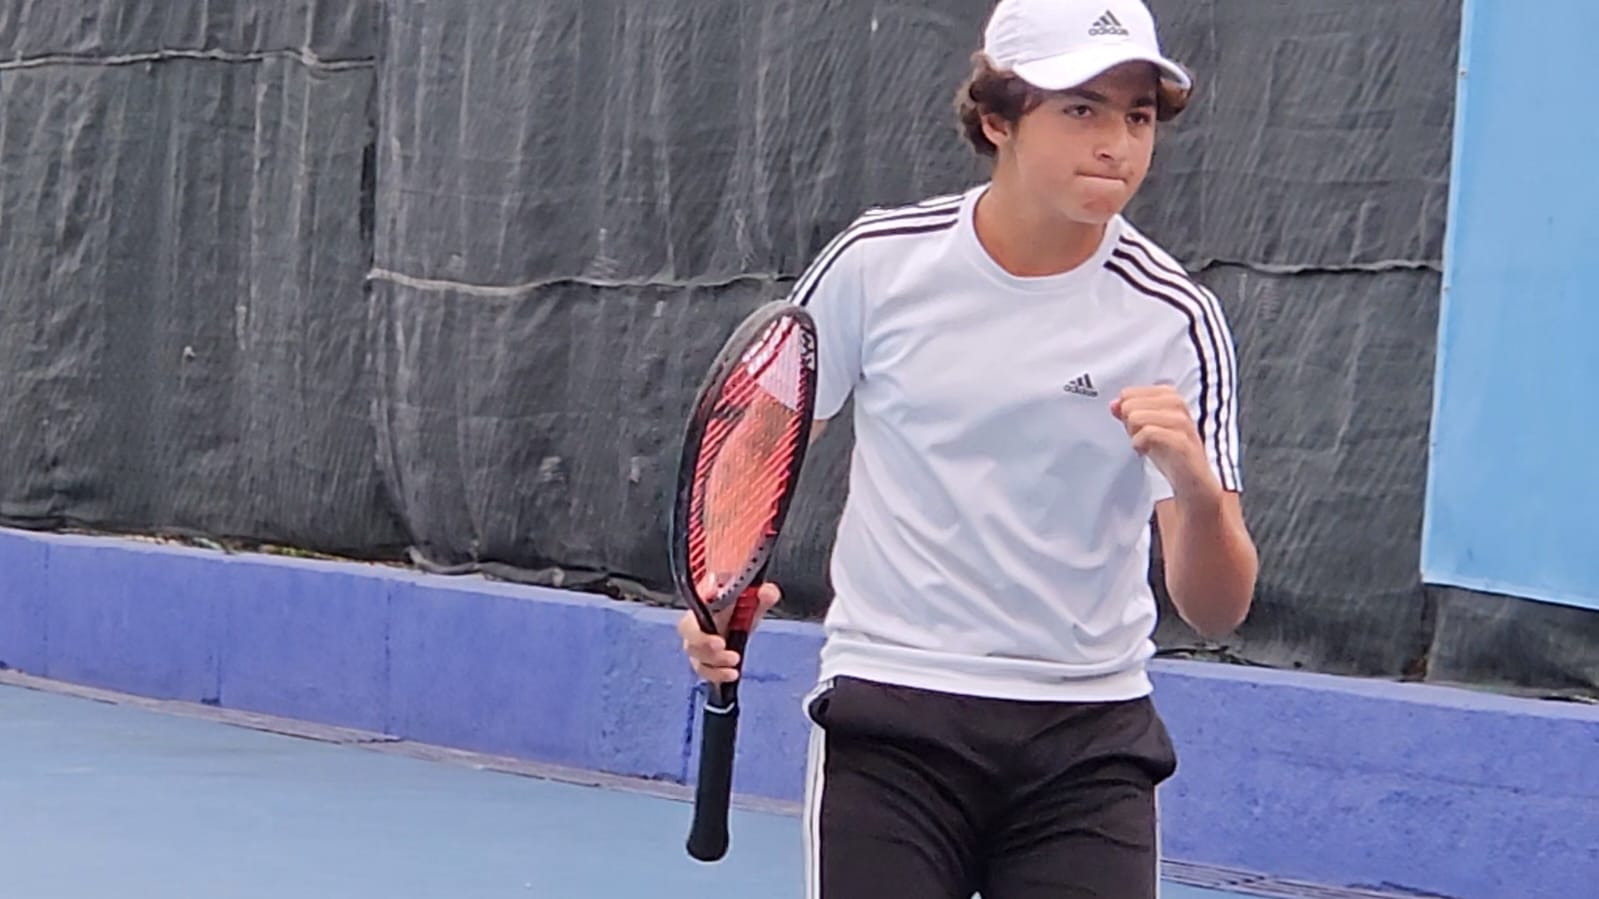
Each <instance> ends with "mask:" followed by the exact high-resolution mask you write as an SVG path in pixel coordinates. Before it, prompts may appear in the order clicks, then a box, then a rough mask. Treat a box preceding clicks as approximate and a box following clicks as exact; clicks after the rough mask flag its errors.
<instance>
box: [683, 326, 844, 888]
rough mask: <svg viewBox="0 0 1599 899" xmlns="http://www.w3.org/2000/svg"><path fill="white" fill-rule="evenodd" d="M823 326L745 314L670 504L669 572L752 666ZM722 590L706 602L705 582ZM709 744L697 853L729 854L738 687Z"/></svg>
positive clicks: (704, 395)
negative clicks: (752, 645)
mask: <svg viewBox="0 0 1599 899" xmlns="http://www.w3.org/2000/svg"><path fill="white" fill-rule="evenodd" d="M815 393H816V329H815V325H814V323H813V322H812V320H811V317H810V315H809V314H808V313H807V312H806V311H805V310H804V309H802V308H801V307H799V306H797V305H794V304H791V303H788V302H782V301H779V302H773V303H768V304H767V305H765V306H762V307H761V308H759V309H757V310H756V311H755V312H754V313H753V314H752V315H750V316H749V317H748V318H746V319H745V320H744V321H743V323H742V324H740V325H739V327H738V329H737V330H736V331H734V332H733V335H732V336H731V337H729V338H728V340H727V342H726V344H724V345H723V347H722V350H721V352H720V353H719V354H718V355H717V357H716V360H715V362H714V363H713V364H712V366H711V369H710V372H709V374H708V375H707V376H706V379H705V382H704V383H703V384H702V385H701V386H700V391H699V395H698V398H697V399H696V400H695V403H694V410H693V412H692V414H691V415H690V417H689V422H688V428H687V431H686V433H685V434H684V438H683V456H682V459H681V461H680V463H679V468H678V477H677V494H676V497H675V500H674V503H673V509H672V527H671V558H672V576H673V580H674V582H675V585H676V588H677V591H678V592H679V593H680V594H681V595H682V598H683V601H684V603H685V604H686V605H687V606H688V608H689V609H690V611H692V612H693V614H694V617H695V618H696V619H697V620H698V621H699V625H700V628H701V629H702V630H703V631H705V633H707V634H717V633H719V629H718V628H717V623H716V618H715V617H714V616H715V615H716V613H720V612H723V611H725V610H726V609H727V608H728V606H729V605H731V606H732V607H733V611H732V615H731V617H730V618H729V619H728V623H727V632H726V633H725V634H723V635H722V636H723V637H724V639H725V640H726V641H727V648H728V649H731V650H733V651H734V652H736V653H738V654H739V657H740V663H739V664H740V668H741V669H742V666H743V656H744V647H745V643H746V641H747V640H748V639H749V631H750V627H751V625H752V624H753V622H754V617H755V612H756V608H757V606H758V604H759V603H758V601H757V598H756V593H757V591H758V589H759V587H760V580H761V578H762V576H763V575H764V573H765V570H766V564H767V561H768V560H769V559H770V557H771V553H772V547H773V545H774V544H775V543H776V542H777V538H778V534H779V532H781V530H782V528H783V520H784V518H785V517H786V516H787V514H788V506H789V500H790V498H791V497H792V496H793V493H794V487H795V484H796V482H797V481H798V480H799V473H800V466H801V464H802V463H803V462H804V458H805V451H806V449H807V448H808V446H809V443H810V431H811V415H812V413H813V411H814V406H815ZM706 584H714V591H713V592H711V595H709V596H702V595H701V592H700V587H701V585H706ZM708 686H709V688H710V689H709V692H708V694H707V698H706V701H705V710H704V715H703V719H704V720H703V725H702V736H701V743H700V772H699V782H698V784H697V785H696V792H695V797H694V823H693V826H692V828H691V830H690V832H689V837H688V852H689V855H691V856H693V857H694V858H696V859H698V860H700V861H706V862H710V861H716V860H718V859H720V858H721V857H722V856H723V855H724V854H725V853H726V852H727V841H728V836H727V811H728V800H729V798H730V796H731V793H732V785H733V744H734V737H735V735H736V734H737V730H738V713H739V708H738V681H734V682H732V683H729V684H721V685H717V684H710V685H708Z"/></svg>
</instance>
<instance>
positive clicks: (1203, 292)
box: [1122, 234, 1238, 481]
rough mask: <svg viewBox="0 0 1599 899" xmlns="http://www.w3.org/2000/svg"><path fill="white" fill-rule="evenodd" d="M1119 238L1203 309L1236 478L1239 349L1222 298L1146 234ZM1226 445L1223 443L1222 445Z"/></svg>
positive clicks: (1221, 426)
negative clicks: (1217, 369)
mask: <svg viewBox="0 0 1599 899" xmlns="http://www.w3.org/2000/svg"><path fill="white" fill-rule="evenodd" d="M1122 242H1123V243H1124V244H1125V245H1127V246H1131V247H1133V248H1134V249H1136V250H1138V252H1139V253H1140V254H1141V255H1142V256H1143V257H1144V258H1145V259H1147V260H1148V261H1149V264H1150V265H1151V266H1153V267H1154V268H1155V269H1156V270H1158V271H1160V272H1163V273H1165V274H1167V275H1170V276H1171V278H1172V280H1173V281H1175V282H1176V283H1175V284H1174V285H1173V286H1176V287H1179V289H1182V290H1184V291H1185V292H1186V293H1187V294H1188V295H1189V296H1191V297H1193V298H1194V299H1195V300H1196V301H1197V302H1198V303H1199V304H1200V308H1201V309H1203V310H1204V311H1205V324H1206V327H1207V329H1208V330H1209V331H1210V334H1211V338H1212V341H1213V342H1214V343H1215V345H1217V346H1218V347H1219V351H1218V353H1217V355H1216V361H1217V364H1218V366H1220V381H1221V387H1222V391H1223V392H1222V395H1221V396H1220V398H1219V399H1220V402H1219V404H1218V407H1217V410H1218V414H1219V415H1222V416H1225V420H1224V421H1221V422H1219V423H1218V426H1219V429H1220V431H1221V433H1222V434H1223V435H1224V436H1225V437H1226V439H1227V441H1228V444H1229V445H1230V446H1231V449H1232V452H1231V453H1229V454H1228V458H1230V459H1232V460H1233V478H1234V480H1235V481H1236V480H1238V473H1237V465H1238V461H1237V459H1238V414H1237V401H1238V352H1237V349H1236V347H1234V346H1233V342H1232V340H1231V339H1230V338H1229V336H1228V333H1227V326H1226V314H1225V313H1224V312H1223V310H1222V306H1221V300H1220V299H1218V298H1217V297H1216V295H1215V294H1214V293H1212V292H1211V291H1210V290H1209V288H1207V287H1205V286H1204V285H1203V284H1200V283H1199V282H1197V281H1195V280H1194V279H1193V278H1192V277H1191V276H1190V275H1189V274H1188V273H1187V272H1185V271H1183V270H1182V269H1181V268H1179V267H1177V265H1176V264H1175V263H1174V262H1172V261H1170V260H1169V259H1162V258H1161V257H1160V256H1159V255H1157V254H1156V251H1155V250H1154V249H1153V248H1152V247H1151V246H1150V244H1149V243H1148V242H1147V239H1146V238H1142V237H1141V236H1139V235H1136V234H1123V235H1122ZM1224 448H1225V447H1224Z"/></svg>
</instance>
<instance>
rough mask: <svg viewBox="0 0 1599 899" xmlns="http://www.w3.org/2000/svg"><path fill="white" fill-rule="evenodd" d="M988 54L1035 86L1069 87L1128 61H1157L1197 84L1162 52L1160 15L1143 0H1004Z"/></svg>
mask: <svg viewBox="0 0 1599 899" xmlns="http://www.w3.org/2000/svg"><path fill="white" fill-rule="evenodd" d="M983 52H984V54H985V55H987V56H988V59H989V61H990V62H992V63H993V64H994V65H995V66H998V67H999V68H1001V69H1008V70H1010V71H1012V72H1014V73H1016V75H1018V76H1019V77H1021V78H1022V80H1024V81H1026V82H1028V83H1030V84H1032V85H1033V86H1034V87H1038V88H1041V89H1043V90H1047V91H1059V90H1066V89H1067V88H1072V87H1076V86H1078V85H1080V84H1082V83H1084V82H1086V81H1090V80H1092V79H1093V78H1094V77H1095V76H1097V75H1099V74H1100V73H1101V72H1104V71H1105V70H1107V69H1110V68H1114V67H1115V66H1118V65H1121V64H1122V63H1124V62H1134V61H1138V60H1142V61H1144V62H1150V63H1154V64H1155V65H1156V66H1157V67H1159V69H1160V71H1161V75H1162V77H1163V78H1165V79H1166V80H1168V81H1171V82H1173V83H1174V84H1176V85H1177V86H1178V87H1180V88H1183V89H1185V90H1189V89H1192V88H1193V82H1192V80H1191V79H1190V78H1189V77H1188V73H1187V72H1186V71H1184V70H1183V67H1182V66H1179V65H1178V64H1177V63H1175V62H1172V61H1171V60H1169V59H1167V58H1166V57H1165V55H1163V54H1162V53H1161V51H1160V38H1159V37H1158V36H1157V35H1156V34H1155V17H1154V16H1153V15H1152V14H1151V13H1150V11H1149V8H1148V7H1146V6H1145V5H1144V3H1143V0H999V5H998V6H996V7H995V8H994V12H993V14H992V15H991V16H990V17H989V20H988V28H987V29H986V30H985V31H984V33H983Z"/></svg>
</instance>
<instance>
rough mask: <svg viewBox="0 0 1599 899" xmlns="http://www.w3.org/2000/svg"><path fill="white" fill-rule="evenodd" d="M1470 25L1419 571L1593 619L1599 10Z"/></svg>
mask: <svg viewBox="0 0 1599 899" xmlns="http://www.w3.org/2000/svg"><path fill="white" fill-rule="evenodd" d="M1464 22H1465V25H1464V33H1463V34H1462V40H1461V65H1462V68H1463V70H1464V75H1463V76H1462V78H1461V89H1460V96H1459V102H1458V105H1457V109H1456V146H1455V160H1454V168H1455V172H1454V179H1453V185H1452V191H1453V197H1452V202H1451V220H1450V235H1449V242H1448V248H1447V251H1446V259H1445V266H1446V268H1445V277H1444V284H1445V286H1444V297H1443V309H1442V315H1441V322H1440V335H1439V352H1438V372H1437V401H1436V408H1435V412H1434V423H1433V446H1432V461H1431V473H1430V478H1429V484H1428V490H1427V514H1426V530H1425V534H1424V538H1423V548H1422V571H1423V574H1424V577H1425V578H1426V579H1427V580H1428V581H1429V582H1432V583H1441V584H1450V585H1454V586H1459V587H1468V588H1472V589H1477V590H1485V591H1490V592H1498V593H1507V594H1512V595H1516V596H1524V597H1530V598H1535V599H1542V600H1547V601H1551V602H1560V603H1568V604H1572V605H1578V606H1583V607H1586V608H1594V609H1599V543H1596V541H1595V539H1594V536H1593V526H1592V519H1591V517H1592V515H1593V510H1594V509H1599V392H1596V391H1599V170H1596V166H1599V150H1596V149H1595V148H1599V117H1596V116H1595V115H1594V111H1593V108H1592V106H1593V102H1592V97H1591V93H1592V91H1591V86H1592V84H1593V66H1594V63H1593V59H1594V39H1595V36H1596V35H1599V2H1595V0H1538V2H1536V3H1511V2H1508V0H1467V2H1466V4H1465V10H1464ZM1399 113H1400V114H1403V111H1402V110H1401V111H1399Z"/></svg>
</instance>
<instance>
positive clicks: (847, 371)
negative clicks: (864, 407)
mask: <svg viewBox="0 0 1599 899" xmlns="http://www.w3.org/2000/svg"><path fill="white" fill-rule="evenodd" d="M847 235H848V232H846V233H845V234H841V235H839V237H838V238H837V239H836V240H834V241H833V242H832V243H831V244H829V245H828V246H827V247H826V248H825V249H823V250H822V252H821V254H820V255H818V256H817V257H816V259H815V260H814V261H812V263H811V265H810V267H809V268H807V269H806V270H805V273H804V274H803V275H801V276H800V279H799V281H798V282H797V283H796V284H795V285H794V290H793V292H792V293H791V294H790V297H789V299H790V302H792V303H795V304H797V305H800V306H803V307H804V308H805V311H806V312H809V313H810V315H811V318H812V319H813V320H814V321H815V322H816V344H817V345H816V368H817V385H816V413H815V417H816V418H819V419H829V418H832V417H833V416H835V415H837V414H838V412H839V410H840V409H842V408H843V407H844V402H845V401H846V400H848V399H849V396H850V393H851V392H852V391H854V389H855V385H856V383H857V382H858V381H859V380H860V377H861V340H862V330H863V328H862V322H863V318H864V314H863V312H864V310H863V309H862V291H861V278H860V268H859V266H860V259H859V256H860V253H859V248H858V246H855V245H853V244H852V243H851V242H850V241H849V240H848V239H847Z"/></svg>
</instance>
